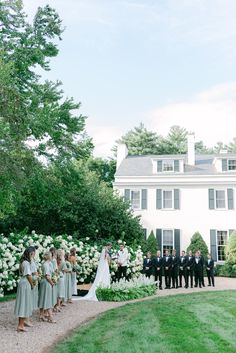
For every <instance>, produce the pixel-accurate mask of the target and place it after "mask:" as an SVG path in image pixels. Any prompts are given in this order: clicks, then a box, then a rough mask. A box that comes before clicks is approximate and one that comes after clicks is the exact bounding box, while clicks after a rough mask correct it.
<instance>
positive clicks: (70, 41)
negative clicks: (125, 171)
mask: <svg viewBox="0 0 236 353" xmlns="http://www.w3.org/2000/svg"><path fill="white" fill-rule="evenodd" d="M24 4H25V11H26V12H27V13H28V14H29V17H30V19H32V16H33V14H34V13H35V11H36V9H37V7H38V6H43V5H45V4H49V5H51V6H52V7H54V8H56V9H57V11H58V13H59V14H60V16H61V18H62V20H63V24H64V26H65V27H66V30H65V32H64V34H63V41H62V42H61V43H59V49H60V53H59V56H58V57H57V58H55V59H53V60H52V61H51V72H50V73H47V77H48V78H50V79H53V80H55V79H59V80H61V81H62V82H63V85H64V91H65V93H66V95H68V96H73V97H74V98H75V100H77V101H81V102H82V109H81V112H82V113H83V114H85V115H87V116H88V120H87V131H88V133H89V135H91V136H92V137H93V139H94V143H95V154H96V155H98V156H103V157H105V156H109V155H111V153H110V148H111V147H112V146H113V145H114V141H115V140H116V139H117V138H119V137H120V136H121V135H122V134H123V133H124V132H126V131H127V130H129V129H131V128H132V127H134V126H135V125H138V124H139V123H140V122H141V121H142V122H143V123H144V124H145V125H146V126H147V127H148V128H149V129H152V130H154V131H156V132H158V133H160V134H164V135H165V134H166V133H167V132H168V129H169V128H170V126H172V125H174V124H178V125H181V126H184V127H186V128H187V129H188V130H189V131H194V132H195V133H196V138H197V139H198V140H200V139H202V140H204V142H205V143H206V144H207V145H211V144H214V143H216V142H217V141H219V140H223V141H225V142H228V141H229V140H230V139H232V137H234V136H236V129H234V127H235V126H236V124H235V117H236V75H235V74H236V45H235V43H236V21H235V18H236V2H235V0H156V1H151V0H66V1H65V0H47V1H46V0H34V1H33V0H24ZM234 131H235V132H234Z"/></svg>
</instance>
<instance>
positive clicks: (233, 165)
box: [228, 159, 236, 170]
mask: <svg viewBox="0 0 236 353" xmlns="http://www.w3.org/2000/svg"><path fill="white" fill-rule="evenodd" d="M228 169H229V170H236V159H229V161H228Z"/></svg>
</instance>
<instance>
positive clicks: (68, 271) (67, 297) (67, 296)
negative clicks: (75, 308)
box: [65, 253, 72, 304]
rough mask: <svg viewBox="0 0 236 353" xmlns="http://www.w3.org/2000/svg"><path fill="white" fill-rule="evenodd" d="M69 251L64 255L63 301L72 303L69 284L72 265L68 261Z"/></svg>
mask: <svg viewBox="0 0 236 353" xmlns="http://www.w3.org/2000/svg"><path fill="white" fill-rule="evenodd" d="M69 257H70V255H69V253H66V255H65V263H66V270H65V301H66V302H67V303H70V304H72V286H71V273H72V267H71V263H70V261H69Z"/></svg>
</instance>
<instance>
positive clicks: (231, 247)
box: [225, 231, 236, 265]
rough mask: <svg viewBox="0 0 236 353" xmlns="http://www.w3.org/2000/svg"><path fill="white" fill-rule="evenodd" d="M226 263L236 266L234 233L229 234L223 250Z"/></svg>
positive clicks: (235, 236) (235, 233)
mask: <svg viewBox="0 0 236 353" xmlns="http://www.w3.org/2000/svg"><path fill="white" fill-rule="evenodd" d="M225 254H226V262H227V263H228V264H231V265H236V231H235V232H233V234H231V236H230V237H229V240H228V242H227V245H226V249H225Z"/></svg>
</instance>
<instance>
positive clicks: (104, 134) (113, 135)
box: [86, 119, 124, 158]
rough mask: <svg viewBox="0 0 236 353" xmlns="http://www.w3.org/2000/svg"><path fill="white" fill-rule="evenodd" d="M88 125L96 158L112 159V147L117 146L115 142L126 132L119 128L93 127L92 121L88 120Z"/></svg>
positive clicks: (87, 129) (87, 128)
mask: <svg viewBox="0 0 236 353" xmlns="http://www.w3.org/2000/svg"><path fill="white" fill-rule="evenodd" d="M87 123H88V125H87V126H86V131H87V132H88V134H89V136H91V137H92V138H93V143H94V146H95V148H94V156H95V157H103V158H107V157H112V156H113V152H111V149H112V147H113V146H114V145H115V141H116V140H117V139H119V138H120V137H121V135H122V134H123V132H124V131H122V130H121V128H119V127H117V126H104V125H100V126H99V125H96V126H94V125H92V121H90V119H88V121H87Z"/></svg>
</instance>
